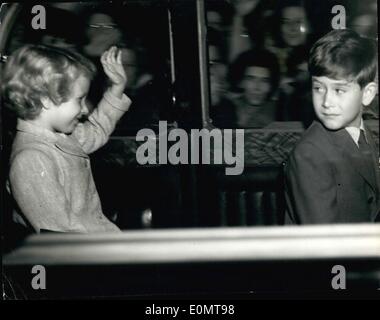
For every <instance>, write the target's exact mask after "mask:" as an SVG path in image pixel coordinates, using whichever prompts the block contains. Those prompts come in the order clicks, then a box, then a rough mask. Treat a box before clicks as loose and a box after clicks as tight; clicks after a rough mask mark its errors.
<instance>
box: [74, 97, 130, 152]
mask: <svg viewBox="0 0 380 320" xmlns="http://www.w3.org/2000/svg"><path fill="white" fill-rule="evenodd" d="M131 103H132V102H131V100H130V99H129V98H128V97H127V96H126V95H125V94H123V96H122V98H121V99H119V98H117V97H115V96H114V95H113V94H112V93H111V92H110V91H106V92H105V93H104V95H103V98H102V100H101V101H100V103H99V105H98V106H97V108H95V110H94V111H93V112H92V114H91V115H90V116H89V118H88V120H87V121H86V122H85V123H81V124H78V126H77V127H76V129H75V130H74V132H73V133H72V135H73V137H74V138H75V139H76V140H77V141H78V142H79V144H80V145H81V146H82V149H83V150H84V151H85V152H86V153H87V154H89V153H92V152H94V151H96V150H97V149H99V148H100V147H102V146H103V145H104V144H105V143H106V142H107V141H108V138H109V136H110V134H111V133H112V132H113V130H114V129H115V126H116V123H117V121H118V120H119V119H120V118H121V117H122V116H123V114H124V113H125V112H126V111H127V110H128V109H129V107H130V105H131Z"/></svg>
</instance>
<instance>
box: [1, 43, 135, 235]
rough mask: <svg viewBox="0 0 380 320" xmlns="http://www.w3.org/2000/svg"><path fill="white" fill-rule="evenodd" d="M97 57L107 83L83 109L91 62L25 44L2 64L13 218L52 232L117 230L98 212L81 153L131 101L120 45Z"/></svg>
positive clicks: (104, 136)
mask: <svg viewBox="0 0 380 320" xmlns="http://www.w3.org/2000/svg"><path fill="white" fill-rule="evenodd" d="M101 63H102V66H103V69H104V72H105V73H106V75H107V77H108V78H109V80H110V83H111V86H110V88H109V89H108V90H107V91H106V92H105V93H104V96H103V99H102V100H101V102H100V103H99V105H98V107H97V108H96V109H95V110H94V112H93V113H92V114H91V115H90V116H88V119H87V120H86V121H84V122H83V123H81V122H80V120H81V118H83V116H86V114H87V113H88V109H87V107H86V95H87V93H88V90H89V86H90V80H91V79H92V77H93V74H94V72H95V67H94V66H93V65H92V63H91V62H89V61H88V60H87V59H85V58H84V57H82V56H80V55H78V54H75V53H73V52H69V51H66V50H63V49H58V48H53V47H48V46H42V45H39V46H36V45H27V46H24V47H22V48H20V49H19V50H17V51H16V52H15V53H14V54H12V56H11V58H10V59H9V61H8V62H7V64H6V67H5V70H4V77H3V88H2V90H3V97H4V101H5V103H6V104H7V105H8V107H10V108H11V109H12V110H13V111H15V112H16V114H17V116H18V123H17V134H16V137H15V140H14V142H13V146H12V153H11V157H10V173H9V181H10V187H11V192H12V195H13V197H14V198H15V200H16V202H17V204H18V206H19V209H20V210H21V212H20V213H15V216H14V220H15V221H16V222H19V223H22V224H23V225H25V226H27V227H31V228H32V229H34V231H35V232H41V230H49V231H59V232H85V233H87V232H101V231H117V232H119V231H120V230H119V228H118V227H117V226H116V225H114V224H113V223H112V222H111V221H109V220H108V219H107V218H106V217H105V216H104V214H103V212H102V209H101V203H100V200H99V196H98V192H97V190H96V187H95V184H94V180H93V177H92V173H91V166H90V161H89V157H88V154H89V153H91V152H93V151H95V150H97V149H98V148H100V147H101V146H102V145H104V144H105V143H106V142H107V140H108V137H109V135H110V134H111V132H112V131H113V129H114V127H115V124H116V122H117V121H118V120H119V118H120V117H121V116H122V115H123V114H124V112H125V111H127V110H128V108H129V106H130V104H131V101H130V99H129V98H128V97H127V96H125V95H124V94H123V91H124V88H125V85H126V82H127V77H126V74H125V71H124V69H123V66H122V63H121V52H120V51H119V50H118V49H117V48H116V47H111V48H110V49H109V50H108V51H106V52H104V54H103V55H102V57H101Z"/></svg>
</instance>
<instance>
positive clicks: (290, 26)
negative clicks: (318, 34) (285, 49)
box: [281, 7, 308, 47]
mask: <svg viewBox="0 0 380 320" xmlns="http://www.w3.org/2000/svg"><path fill="white" fill-rule="evenodd" d="M307 30H308V26H307V18H306V12H305V9H304V8H302V7H286V8H284V10H283V11H282V19H281V36H282V40H283V41H284V42H285V44H286V45H287V46H289V47H296V46H300V45H302V44H304V43H305V42H306V35H307Z"/></svg>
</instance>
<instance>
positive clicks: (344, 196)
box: [285, 121, 380, 224]
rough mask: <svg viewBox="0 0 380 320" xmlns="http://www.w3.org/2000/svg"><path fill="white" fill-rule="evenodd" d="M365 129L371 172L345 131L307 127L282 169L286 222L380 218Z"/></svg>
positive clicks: (379, 178) (378, 182)
mask: <svg viewBox="0 0 380 320" xmlns="http://www.w3.org/2000/svg"><path fill="white" fill-rule="evenodd" d="M365 130H366V136H367V139H368V142H369V144H370V146H371V148H372V150H373V157H372V158H373V162H374V163H373V164H374V168H375V172H376V173H375V172H373V170H372V171H371V168H368V166H366V165H365V161H364V160H363V158H362V157H361V153H360V151H359V149H358V147H357V146H356V144H355V142H354V141H353V139H352V138H351V137H350V135H349V133H348V132H347V131H346V130H345V129H341V130H337V131H330V130H327V129H326V128H325V127H324V126H323V125H322V124H321V123H320V122H316V121H314V122H313V123H312V125H311V126H310V127H309V129H308V130H307V131H306V132H305V135H304V136H303V138H302V140H301V141H300V142H299V143H298V145H297V146H296V147H295V149H294V150H293V152H292V154H291V155H290V157H289V159H288V161H287V164H286V166H285V199H286V204H287V212H286V217H285V223H286V224H323V223H350V222H352V223H355V222H356V223H357V222H373V221H376V220H378V221H379V220H380V214H379V210H380V199H379V198H380V195H379V190H380V170H379V150H378V149H377V147H376V145H375V142H374V140H373V138H372V136H371V134H370V132H369V130H368V128H365ZM371 173H372V174H371Z"/></svg>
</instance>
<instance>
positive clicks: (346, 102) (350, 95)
mask: <svg viewBox="0 0 380 320" xmlns="http://www.w3.org/2000/svg"><path fill="white" fill-rule="evenodd" d="M312 89H313V105H314V110H315V113H316V115H317V117H318V119H319V120H320V121H321V122H322V124H323V125H324V126H325V127H326V128H327V129H330V130H339V129H343V128H345V127H350V126H353V127H357V128H359V127H360V119H361V117H362V111H363V105H367V104H369V103H370V102H369V103H368V97H366V95H365V93H364V92H365V90H366V89H365V88H363V89H361V88H360V86H359V84H358V83H357V82H353V81H347V80H334V79H330V78H328V77H324V76H323V77H312ZM370 100H372V99H370Z"/></svg>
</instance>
